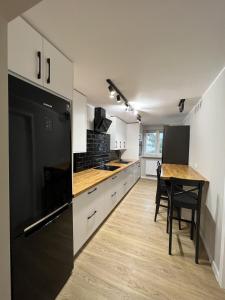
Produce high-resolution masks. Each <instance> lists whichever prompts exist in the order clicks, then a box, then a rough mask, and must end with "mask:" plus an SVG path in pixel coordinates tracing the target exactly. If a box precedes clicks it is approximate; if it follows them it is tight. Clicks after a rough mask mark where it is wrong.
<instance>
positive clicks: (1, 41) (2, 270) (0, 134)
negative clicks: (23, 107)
mask: <svg viewBox="0 0 225 300" xmlns="http://www.w3.org/2000/svg"><path fill="white" fill-rule="evenodd" d="M7 73H8V70H7V22H6V21H5V20H3V19H2V18H1V17H0V120H1V121H0V140H1V145H0V170H1V176H0V274H1V275H0V299H2V300H3V299H4V300H9V299H10V240H9V182H8V180H9V176H8V163H9V157H8V93H7V92H8V77H7Z"/></svg>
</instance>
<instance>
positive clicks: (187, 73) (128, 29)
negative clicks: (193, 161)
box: [24, 0, 225, 124]
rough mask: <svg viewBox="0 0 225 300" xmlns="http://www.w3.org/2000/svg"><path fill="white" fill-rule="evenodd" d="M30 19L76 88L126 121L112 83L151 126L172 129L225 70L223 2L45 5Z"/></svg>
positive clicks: (53, 1)
mask: <svg viewBox="0 0 225 300" xmlns="http://www.w3.org/2000/svg"><path fill="white" fill-rule="evenodd" d="M24 16H25V18H26V19H27V20H28V21H29V22H30V23H31V24H33V25H34V26H35V27H36V28H37V29H38V30H40V31H41V32H42V33H43V34H44V35H45V36H46V37H47V38H48V39H49V40H50V41H52V42H53V43H54V44H55V45H56V46H57V47H58V48H59V49H61V50H62V51H63V52H64V53H65V54H66V55H67V56H68V57H70V58H71V59H72V60H73V61H74V62H75V79H74V87H75V88H76V89H78V90H80V91H82V92H83V93H84V94H86V95H87V96H88V101H89V102H90V103H91V104H94V105H101V106H104V107H106V108H108V109H109V110H110V112H111V114H112V115H118V116H120V117H122V118H123V119H125V120H127V121H132V120H134V117H133V116H132V114H131V113H126V112H124V107H123V106H122V105H116V104H115V102H114V101H113V100H111V99H109V97H108V90H107V84H106V82H105V80H106V78H111V79H112V80H113V81H114V82H115V83H116V85H117V86H118V87H119V89H120V90H121V91H122V92H123V93H124V95H125V96H126V97H127V98H128V100H129V101H130V102H131V103H132V104H133V106H134V107H135V108H137V109H138V110H139V112H140V114H141V115H142V116H143V121H144V123H145V124H169V123H176V122H179V121H181V119H182V118H183V117H184V115H185V113H187V111H188V110H190V109H191V107H192V106H193V104H194V103H196V101H197V99H199V97H200V96H201V95H202V94H203V92H204V91H205V90H206V89H207V87H208V86H209V85H210V83H211V82H212V81H213V79H214V78H215V77H216V75H217V74H218V72H219V71H220V70H221V69H222V67H223V66H224V64H225V1H224V0H188V1H187V0H113V1H109V0H64V1H62V0H44V1H42V2H41V3H40V4H38V5H37V6H36V7H34V8H32V9H31V10H30V11H28V12H26V13H25V15H24ZM180 98H186V99H187V101H186V106H185V112H184V114H180V113H178V109H177V104H178V102H179V99H180Z"/></svg>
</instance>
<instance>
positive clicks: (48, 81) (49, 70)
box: [47, 58, 51, 84]
mask: <svg viewBox="0 0 225 300" xmlns="http://www.w3.org/2000/svg"><path fill="white" fill-rule="evenodd" d="M47 64H48V78H47V83H48V84H50V82H51V60H50V58H47Z"/></svg>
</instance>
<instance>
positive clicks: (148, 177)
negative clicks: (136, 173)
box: [141, 176, 157, 180]
mask: <svg viewBox="0 0 225 300" xmlns="http://www.w3.org/2000/svg"><path fill="white" fill-rule="evenodd" d="M141 178H142V179H148V180H157V178H156V177H155V176H141Z"/></svg>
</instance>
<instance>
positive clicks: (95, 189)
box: [88, 188, 97, 195]
mask: <svg viewBox="0 0 225 300" xmlns="http://www.w3.org/2000/svg"><path fill="white" fill-rule="evenodd" d="M95 191H97V188H94V189H93V190H92V191H90V192H88V195H90V194H92V193H94V192H95Z"/></svg>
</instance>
